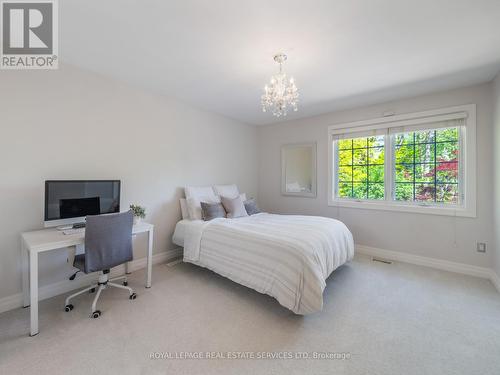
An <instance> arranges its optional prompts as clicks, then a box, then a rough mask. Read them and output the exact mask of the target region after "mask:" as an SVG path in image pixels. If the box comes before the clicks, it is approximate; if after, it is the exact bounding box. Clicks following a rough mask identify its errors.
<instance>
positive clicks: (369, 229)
mask: <svg viewBox="0 0 500 375" xmlns="http://www.w3.org/2000/svg"><path fill="white" fill-rule="evenodd" d="M491 95H492V85H491V84H483V85H477V86H473V87H469V88H463V89H458V90H452V91H447V92H442V93H437V94H431V95H424V96H420V97H416V98H412V99H405V100H401V101H395V102H390V103H385V104H380V105H374V106H369V107H363V108H358V109H352V110H346V111H339V112H333V113H329V114H326V115H322V116H317V117H313V118H308V119H302V120H297V121H290V122H285V123H281V124H276V125H272V126H268V127H262V128H260V129H259V145H260V147H259V155H260V165H259V171H260V175H259V204H260V205H261V206H262V208H264V209H266V210H269V211H273V212H278V213H290V214H291V213H302V214H310V215H322V216H329V217H334V218H339V219H340V220H342V221H343V222H345V223H346V224H347V226H348V227H349V228H350V229H351V231H352V232H353V234H354V238H355V241H356V243H358V244H361V245H367V246H372V247H377V248H381V249H387V250H394V251H402V252H408V253H412V254H416V255H421V256H427V257H434V258H440V259H445V260H450V261H456V262H462V263H467V264H471V265H477V266H487V267H491V262H492V250H493V247H494V238H493V208H492V197H493V188H492V184H493V178H492V173H493V163H492V153H493V149H492V134H493V133H492V122H493V118H492V115H493V108H492V100H491ZM470 103H476V104H477V152H478V159H477V160H478V165H477V176H478V180H477V187H478V196H477V218H475V219H472V218H453V217H448V216H436V215H424V214H414V213H398V212H388V211H376V210H363V209H353V208H336V207H329V206H328V201H327V194H328V193H327V191H328V186H327V178H328V177H327V176H328V169H327V168H328V160H327V157H328V142H327V140H328V137H327V127H328V126H329V125H332V124H336V123H344V122H350V121H356V120H363V119H370V118H376V117H380V116H382V113H383V112H385V111H388V110H391V111H395V112H396V113H397V114H400V113H408V112H416V111H423V110H429V109H435V108H442V107H447V106H454V105H461V104H470ZM308 141H316V142H317V145H318V161H317V166H318V173H317V176H318V197H317V198H315V199H313V198H299V197H284V196H281V194H280V179H281V172H280V147H281V145H283V144H287V143H297V142H308ZM476 241H484V242H487V243H488V245H489V247H488V252H487V253H486V254H480V253H477V252H476Z"/></svg>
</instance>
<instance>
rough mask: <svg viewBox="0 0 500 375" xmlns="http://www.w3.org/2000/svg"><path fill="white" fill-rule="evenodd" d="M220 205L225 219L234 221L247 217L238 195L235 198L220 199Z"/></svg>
mask: <svg viewBox="0 0 500 375" xmlns="http://www.w3.org/2000/svg"><path fill="white" fill-rule="evenodd" d="M221 201H222V205H223V206H224V209H225V210H226V212H227V217H228V218H230V219H234V218H236V217H243V216H248V214H247V211H246V210H245V205H244V204H243V200H242V199H241V197H240V195H238V196H237V197H236V198H227V197H224V196H222V197H221Z"/></svg>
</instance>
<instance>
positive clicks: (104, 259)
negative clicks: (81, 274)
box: [75, 211, 134, 273]
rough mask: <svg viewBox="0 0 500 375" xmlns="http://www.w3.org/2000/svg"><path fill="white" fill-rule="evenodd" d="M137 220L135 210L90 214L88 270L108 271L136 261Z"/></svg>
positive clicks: (87, 229) (86, 251)
mask: <svg viewBox="0 0 500 375" xmlns="http://www.w3.org/2000/svg"><path fill="white" fill-rule="evenodd" d="M133 222H134V215H133V213H132V211H128V212H123V213H118V214H109V215H96V216H87V225H86V229H85V266H84V271H85V273H91V272H96V271H102V270H108V269H110V268H112V267H115V266H118V265H120V264H123V263H125V262H129V261H131V260H132V258H133V256H132V226H133ZM75 260H76V257H75Z"/></svg>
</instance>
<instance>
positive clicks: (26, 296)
mask: <svg viewBox="0 0 500 375" xmlns="http://www.w3.org/2000/svg"><path fill="white" fill-rule="evenodd" d="M29 269H30V257H29V253H28V249H27V248H26V245H25V244H24V240H21V272H22V275H23V307H28V306H29V305H30V274H29Z"/></svg>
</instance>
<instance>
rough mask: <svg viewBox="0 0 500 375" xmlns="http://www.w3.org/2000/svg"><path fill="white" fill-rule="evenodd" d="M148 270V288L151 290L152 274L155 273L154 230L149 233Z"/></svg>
mask: <svg viewBox="0 0 500 375" xmlns="http://www.w3.org/2000/svg"><path fill="white" fill-rule="evenodd" d="M147 268H148V270H147V272H146V288H151V273H152V271H153V229H151V230H149V231H148V267H147Z"/></svg>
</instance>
